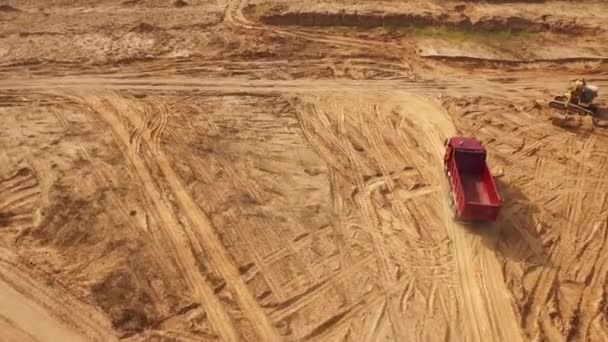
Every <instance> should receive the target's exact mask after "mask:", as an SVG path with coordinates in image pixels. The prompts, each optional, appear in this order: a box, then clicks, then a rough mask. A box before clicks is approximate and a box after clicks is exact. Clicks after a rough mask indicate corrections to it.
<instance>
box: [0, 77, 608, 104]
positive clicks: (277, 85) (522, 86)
mask: <svg viewBox="0 0 608 342" xmlns="http://www.w3.org/2000/svg"><path fill="white" fill-rule="evenodd" d="M127 75H128V74H127ZM533 76H534V75H528V76H527V77H526V79H521V80H518V79H516V78H512V79H511V80H510V82H508V83H505V82H503V80H502V79H501V78H500V77H479V78H473V77H471V78H468V79H467V80H462V79H458V78H457V77H448V76H446V77H444V79H443V80H441V81H439V80H432V79H429V80H428V81H406V80H365V81H358V80H305V79H300V80H272V81H267V80H244V79H239V78H232V79H231V78H217V79H208V78H205V79H202V78H190V77H171V78H153V77H147V78H140V77H133V75H128V76H125V77H120V76H119V75H116V74H110V75H108V76H106V77H104V76H101V75H95V76H86V75H83V76H78V77H76V76H66V77H51V78H44V77H41V78H32V79H28V80H12V79H5V80H1V81H0V89H2V90H13V91H15V90H19V89H23V90H26V89H27V90H43V89H48V88H54V89H73V88H80V89H107V90H149V91H154V90H156V91H186V90H189V91H217V92H223V93H230V92H233V93H239V94H247V93H267V92H281V93H297V92H300V91H305V92H322V91H331V90H332V89H337V88H340V89H345V90H348V91H351V92H365V90H366V89H374V90H377V91H387V92H388V91H394V90H395V89H400V90H403V91H407V92H409V93H414V94H426V95H440V94H444V95H449V96H467V95H470V94H471V93H477V92H481V93H483V94H484V96H488V97H496V98H502V97H504V94H505V93H506V92H508V93H511V94H512V95H515V94H522V95H524V96H526V97H531V96H532V98H537V96H534V95H538V94H543V95H542V96H543V98H544V97H545V95H544V94H545V92H546V91H547V89H548V88H547V85H548V84H555V82H554V81H553V78H552V77H551V76H544V75H538V77H534V80H530V78H531V77H533ZM593 81H594V84H597V85H598V86H600V87H604V86H607V87H608V76H597V77H596V78H594V80H593ZM554 87H555V93H559V91H562V90H563V89H561V88H559V85H555V86H554ZM507 89H508V91H507Z"/></svg>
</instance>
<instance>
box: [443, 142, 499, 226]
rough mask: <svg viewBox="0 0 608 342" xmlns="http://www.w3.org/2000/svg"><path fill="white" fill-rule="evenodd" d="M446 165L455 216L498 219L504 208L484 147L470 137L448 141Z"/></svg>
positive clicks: (484, 219)
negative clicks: (501, 208) (502, 207)
mask: <svg viewBox="0 0 608 342" xmlns="http://www.w3.org/2000/svg"><path fill="white" fill-rule="evenodd" d="M445 168H446V173H447V175H448V178H449V181H450V185H451V190H452V194H451V196H452V198H453V210H454V216H455V217H456V218H457V219H458V220H462V221H493V220H496V218H497V216H498V213H499V211H500V207H501V198H500V195H499V194H498V190H497V188H496V184H495V183H494V178H493V177H492V174H491V173H490V169H489V167H488V165H487V163H486V151H485V148H484V147H483V146H482V145H481V144H480V143H479V142H477V141H476V140H474V139H471V138H452V139H451V140H449V142H448V146H447V150H446V155H445Z"/></svg>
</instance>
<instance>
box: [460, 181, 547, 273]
mask: <svg viewBox="0 0 608 342" xmlns="http://www.w3.org/2000/svg"><path fill="white" fill-rule="evenodd" d="M495 181H496V185H497V187H498V190H499V191H500V194H501V196H502V198H503V206H502V209H501V214H500V216H499V218H498V220H497V221H496V222H493V223H473V224H467V225H463V226H464V227H465V229H467V230H468V231H469V232H470V233H472V234H475V235H477V236H480V237H481V241H482V243H483V245H484V246H485V247H486V248H489V249H491V250H493V251H494V252H495V253H496V254H497V255H498V256H499V257H504V258H506V259H510V260H512V261H516V262H524V263H528V264H535V265H544V266H550V259H549V253H548V252H547V248H545V246H544V245H543V241H542V239H541V233H539V228H542V227H543V223H541V222H539V221H538V218H537V216H538V211H539V210H538V208H537V207H536V206H535V205H534V204H533V203H532V202H531V201H530V200H529V199H528V198H527V197H526V196H525V195H524V194H522V193H521V191H520V190H519V189H518V188H517V187H515V186H513V185H511V184H509V183H508V182H505V181H503V180H502V179H499V178H497V179H496V180H495Z"/></svg>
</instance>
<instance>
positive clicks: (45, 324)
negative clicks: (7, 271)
mask: <svg viewBox="0 0 608 342" xmlns="http://www.w3.org/2000/svg"><path fill="white" fill-rule="evenodd" d="M0 301H1V302H2V307H1V308H0V321H2V323H3V324H2V325H0V326H2V327H3V329H2V331H3V337H2V339H4V338H7V341H8V340H12V339H14V341H16V340H17V339H19V340H21V339H22V338H25V340H24V341H28V340H31V341H87V340H88V339H87V338H86V336H84V335H81V334H80V333H78V332H74V331H73V330H72V329H70V328H69V327H68V326H66V325H65V324H64V323H63V322H61V321H59V320H57V319H55V318H54V317H53V316H52V313H49V312H48V311H47V310H46V309H44V308H43V307H40V306H39V305H38V304H37V303H36V302H34V301H32V300H31V299H30V298H28V297H27V296H24V295H22V294H21V293H19V292H17V291H16V290H15V289H14V288H13V287H12V286H11V285H10V284H8V283H6V282H4V281H3V280H0ZM32 322H36V323H35V324H36V326H37V327H36V329H30V328H29V327H30V325H31V323H32ZM5 329H7V330H5ZM11 330H13V332H12V334H11V333H10V331H11ZM5 331H8V332H9V334H11V335H13V334H14V335H13V336H10V335H8V336H7V335H5V334H4V332H5Z"/></svg>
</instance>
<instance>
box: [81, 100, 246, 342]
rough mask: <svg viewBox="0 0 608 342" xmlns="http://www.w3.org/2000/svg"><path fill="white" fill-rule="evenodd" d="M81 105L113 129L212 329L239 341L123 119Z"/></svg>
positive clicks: (97, 106) (98, 105) (100, 107)
mask: <svg viewBox="0 0 608 342" xmlns="http://www.w3.org/2000/svg"><path fill="white" fill-rule="evenodd" d="M81 102H83V104H84V106H85V108H86V107H89V108H90V109H91V110H92V111H93V113H95V114H97V115H98V116H99V117H100V118H101V119H102V120H103V121H104V122H106V123H107V124H108V125H109V127H110V128H111V130H112V132H113V135H114V139H115V141H116V142H117V143H118V145H119V146H120V147H121V150H122V152H123V153H124V155H125V157H126V158H127V160H128V161H129V163H130V164H131V167H132V168H133V169H134V171H135V173H136V175H137V176H138V178H139V181H140V183H141V185H142V190H143V192H144V193H145V195H146V198H147V200H148V201H149V203H150V204H151V206H152V208H154V213H155V215H156V216H157V219H158V222H159V224H160V225H159V228H160V229H161V231H160V232H159V233H160V235H161V236H163V237H164V238H165V239H166V241H168V242H169V244H170V245H171V248H172V250H173V251H175V255H176V256H177V258H178V261H179V265H178V266H179V268H180V271H181V272H182V274H183V275H184V277H185V278H186V281H187V283H188V285H189V286H190V288H191V289H192V290H193V292H194V293H193V294H194V296H195V297H197V298H198V299H199V300H200V302H201V303H203V304H205V305H206V306H205V308H206V313H207V315H208V317H209V321H210V323H211V325H212V327H213V328H214V330H215V331H216V332H217V333H218V334H219V335H220V336H221V337H222V339H224V340H226V341H238V340H239V337H238V334H237V333H236V331H235V330H234V327H233V325H232V324H231V319H230V317H229V316H228V313H226V312H225V311H224V306H223V304H222V303H221V302H220V301H219V299H218V298H217V297H216V296H215V294H214V292H213V289H211V288H210V287H209V285H208V284H207V282H206V280H205V278H204V277H203V276H202V274H200V273H199V272H198V262H197V260H196V258H195V256H194V255H193V254H192V251H191V249H190V246H192V243H193V241H191V240H190V239H189V237H188V236H187V233H186V232H184V231H179V230H177V227H180V226H181V224H180V223H179V221H178V220H177V219H176V218H175V216H174V214H173V212H172V210H171V208H170V207H169V206H168V204H167V203H166V202H165V200H164V198H163V195H162V193H161V192H160V190H159V189H158V188H157V187H156V186H155V184H156V183H155V181H154V180H153V176H152V174H151V173H150V170H149V169H148V167H147V165H146V163H145V161H144V160H143V159H142V158H141V157H139V155H138V154H136V153H135V152H134V151H133V147H132V146H133V145H132V144H131V142H130V134H129V133H128V132H127V130H126V129H125V127H124V125H123V124H122V122H121V120H120V118H118V117H116V116H115V113H114V112H115V111H114V110H112V109H111V108H107V107H106V105H105V104H103V102H102V101H99V100H97V99H96V98H94V97H92V96H84V97H82V98H81ZM131 119H134V118H131ZM184 235H186V236H184Z"/></svg>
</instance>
